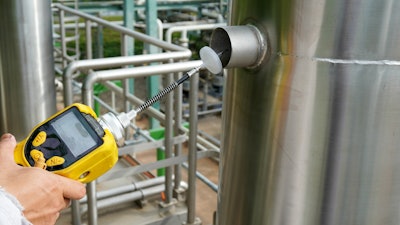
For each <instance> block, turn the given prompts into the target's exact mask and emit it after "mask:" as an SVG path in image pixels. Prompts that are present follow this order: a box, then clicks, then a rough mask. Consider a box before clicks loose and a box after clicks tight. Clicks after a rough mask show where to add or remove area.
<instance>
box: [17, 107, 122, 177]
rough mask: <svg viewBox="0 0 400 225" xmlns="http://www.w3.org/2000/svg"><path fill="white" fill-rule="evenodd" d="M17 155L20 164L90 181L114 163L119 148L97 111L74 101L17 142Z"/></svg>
mask: <svg viewBox="0 0 400 225" xmlns="http://www.w3.org/2000/svg"><path fill="white" fill-rule="evenodd" d="M14 158H15V161H16V163H17V164H19V165H21V166H26V167H33V166H36V167H41V168H43V169H46V170H48V171H51V172H54V173H56V174H59V175H62V176H65V177H68V178H71V179H74V180H78V181H81V182H83V183H87V182H90V181H93V180H95V179H96V178H98V177H99V176H101V175H102V174H104V173H105V172H107V171H108V170H109V169H111V168H112V167H113V166H114V165H115V163H116V162H117V160H118V148H117V145H116V142H115V140H114V137H113V135H112V134H111V132H110V131H109V130H108V129H104V128H103V127H102V126H101V125H100V124H99V122H98V121H97V116H96V114H95V113H94V111H93V110H92V109H91V108H90V107H89V106H86V105H83V104H79V103H75V104H72V105H70V106H69V107H67V108H65V109H63V110H61V111H60V112H58V113H56V114H55V115H53V116H52V117H50V118H49V119H47V120H46V121H44V122H42V123H40V124H38V125H37V126H36V127H35V128H34V129H33V130H32V131H31V133H30V134H29V136H28V137H27V138H26V139H24V140H23V141H21V142H19V143H18V144H17V147H16V149H15V152H14Z"/></svg>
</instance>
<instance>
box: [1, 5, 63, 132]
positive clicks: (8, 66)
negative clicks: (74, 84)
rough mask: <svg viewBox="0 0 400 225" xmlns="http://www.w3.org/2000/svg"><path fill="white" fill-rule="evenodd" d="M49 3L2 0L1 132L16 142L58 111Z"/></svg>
mask: <svg viewBox="0 0 400 225" xmlns="http://www.w3.org/2000/svg"><path fill="white" fill-rule="evenodd" d="M50 4H51V1H50V0H30V1H24V0H13V1H7V0H0V6H1V7H0V18H1V19H0V21H1V23H0V133H4V132H11V133H13V134H14V135H15V136H16V138H17V140H21V139H22V138H24V137H26V136H27V135H28V132H30V131H31V129H32V128H33V127H34V126H35V125H36V124H38V123H39V122H41V121H43V120H45V119H46V118H47V117H49V116H50V115H52V114H53V113H54V112H55V111H56V99H55V86H54V69H53V66H54V62H53V41H52V28H51V26H52V25H51V9H50Z"/></svg>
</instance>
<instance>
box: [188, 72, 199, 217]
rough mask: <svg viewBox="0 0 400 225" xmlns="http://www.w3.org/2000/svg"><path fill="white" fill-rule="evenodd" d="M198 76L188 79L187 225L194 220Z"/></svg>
mask: <svg viewBox="0 0 400 225" xmlns="http://www.w3.org/2000/svg"><path fill="white" fill-rule="evenodd" d="M198 86H199V76H198V75H197V74H196V75H194V76H192V77H191V78H190V96H189V101H190V107H189V108H190V115H189V123H190V130H189V159H188V163H189V171H188V183H189V189H188V214H187V224H194V223H195V220H196V167H197V158H196V156H197V146H196V143H197V124H198V118H197V111H198V109H197V104H198V99H197V97H198Z"/></svg>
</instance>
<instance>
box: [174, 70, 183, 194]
mask: <svg viewBox="0 0 400 225" xmlns="http://www.w3.org/2000/svg"><path fill="white" fill-rule="evenodd" d="M180 77H181V75H180V73H176V75H175V80H178V79H179V78H180ZM174 98H175V101H174V106H175V109H174V112H175V124H174V133H175V135H179V134H180V133H181V131H180V126H181V124H182V85H179V86H178V87H177V88H176V89H175V92H174ZM174 147H175V148H174V149H175V156H180V155H181V154H182V143H178V144H176V145H175V146H174ZM181 171H182V168H181V165H180V164H176V165H175V168H174V175H175V176H174V187H175V190H176V189H178V188H179V187H180V184H181V180H182V172H181Z"/></svg>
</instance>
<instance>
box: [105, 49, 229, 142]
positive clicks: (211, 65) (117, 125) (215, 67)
mask: <svg viewBox="0 0 400 225" xmlns="http://www.w3.org/2000/svg"><path fill="white" fill-rule="evenodd" d="M199 53H200V58H201V60H202V61H203V64H201V65H200V66H197V67H195V68H193V69H191V70H189V71H188V72H186V73H185V74H184V75H183V76H182V77H181V78H180V79H178V80H176V81H174V82H172V83H171V84H170V85H168V86H167V87H166V88H165V89H163V90H162V91H160V92H159V93H158V94H157V95H155V96H153V97H152V98H150V99H148V100H147V101H145V102H144V103H143V104H141V105H140V106H139V107H137V108H136V109H133V110H131V111H130V112H128V113H124V112H123V113H120V114H118V115H117V116H115V115H113V114H112V113H107V114H104V115H103V116H102V117H101V118H100V124H102V125H104V126H106V127H108V128H110V130H111V131H112V133H113V134H114V137H115V138H116V140H117V142H118V143H119V144H118V145H122V144H123V143H121V142H122V140H123V136H124V128H126V127H128V126H129V124H130V121H131V120H132V119H134V118H135V117H136V115H137V114H138V113H140V112H143V111H144V110H145V109H147V108H148V107H150V106H151V105H153V104H154V103H155V102H157V101H158V100H160V99H161V98H163V97H164V96H165V95H167V94H168V93H170V92H171V91H173V90H174V89H175V88H176V87H178V86H179V85H180V84H182V83H183V82H185V81H186V80H188V79H189V78H190V77H191V76H192V75H193V74H196V73H197V72H198V71H199V70H200V69H202V68H206V69H207V70H209V71H210V72H211V73H213V74H219V73H221V72H222V68H223V67H222V63H221V60H220V58H219V56H220V55H221V54H222V52H221V53H219V54H217V53H216V52H215V51H214V50H213V49H211V48H210V47H207V46H205V47H203V48H201V49H200V52H199ZM118 139H120V140H121V141H118Z"/></svg>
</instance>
